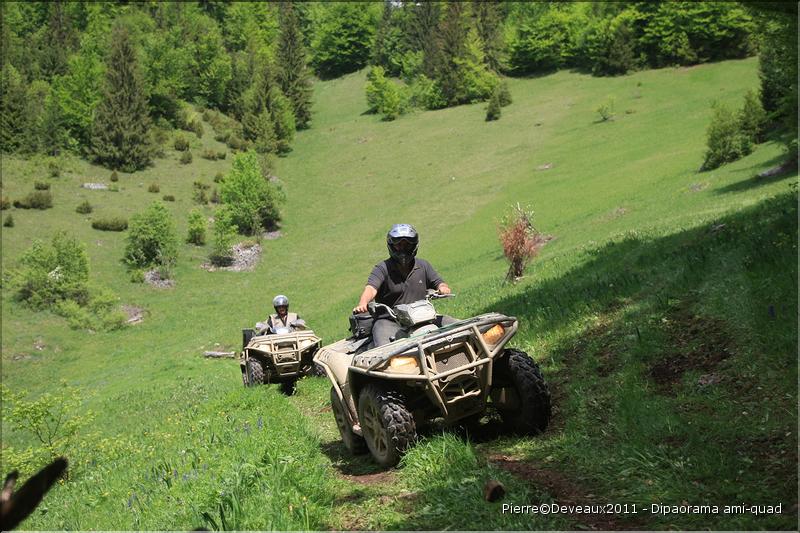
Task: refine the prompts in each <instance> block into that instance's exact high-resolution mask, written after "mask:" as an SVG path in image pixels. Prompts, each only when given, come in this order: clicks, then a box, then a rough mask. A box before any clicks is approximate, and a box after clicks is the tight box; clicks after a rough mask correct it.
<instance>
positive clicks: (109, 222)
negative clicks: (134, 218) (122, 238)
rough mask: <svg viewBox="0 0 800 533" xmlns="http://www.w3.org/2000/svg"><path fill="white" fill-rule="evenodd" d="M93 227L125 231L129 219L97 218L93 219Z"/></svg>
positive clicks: (103, 229)
mask: <svg viewBox="0 0 800 533" xmlns="http://www.w3.org/2000/svg"><path fill="white" fill-rule="evenodd" d="M92 228H94V229H99V230H100V231H125V230H126V229H128V221H127V220H126V219H124V218H122V217H107V218H97V219H95V220H92Z"/></svg>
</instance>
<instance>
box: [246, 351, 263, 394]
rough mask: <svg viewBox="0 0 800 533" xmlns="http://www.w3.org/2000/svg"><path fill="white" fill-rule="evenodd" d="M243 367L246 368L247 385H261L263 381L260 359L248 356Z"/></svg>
mask: <svg viewBox="0 0 800 533" xmlns="http://www.w3.org/2000/svg"><path fill="white" fill-rule="evenodd" d="M245 368H246V369H247V384H248V386H250V387H255V386H256V385H263V384H264V383H265V380H264V365H263V364H262V363H261V361H259V360H258V359H256V358H255V357H250V358H248V359H247V362H246V363H245Z"/></svg>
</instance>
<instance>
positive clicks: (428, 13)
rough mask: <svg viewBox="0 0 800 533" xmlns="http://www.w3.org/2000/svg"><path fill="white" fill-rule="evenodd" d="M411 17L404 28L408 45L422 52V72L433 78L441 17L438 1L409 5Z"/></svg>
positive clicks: (437, 54)
mask: <svg viewBox="0 0 800 533" xmlns="http://www.w3.org/2000/svg"><path fill="white" fill-rule="evenodd" d="M411 9H412V12H411V17H410V19H409V21H408V26H407V28H406V32H405V33H406V35H407V39H408V47H409V49H411V50H419V51H421V52H422V72H423V74H425V75H426V76H427V77H429V78H431V79H433V78H434V77H435V74H436V69H437V63H438V61H439V40H438V39H437V31H438V28H439V19H440V17H441V15H440V13H441V6H440V3H439V2H419V3H415V4H413V5H412V7H411Z"/></svg>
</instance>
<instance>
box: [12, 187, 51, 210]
mask: <svg viewBox="0 0 800 533" xmlns="http://www.w3.org/2000/svg"><path fill="white" fill-rule="evenodd" d="M14 207H18V208H20V209H49V208H51V207H53V196H52V195H51V194H50V191H33V192H32V193H29V194H28V195H27V196H26V197H25V198H23V199H22V200H14Z"/></svg>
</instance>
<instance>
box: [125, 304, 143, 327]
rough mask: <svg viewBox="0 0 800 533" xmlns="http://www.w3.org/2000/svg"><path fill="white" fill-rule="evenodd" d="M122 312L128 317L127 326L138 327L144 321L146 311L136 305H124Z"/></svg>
mask: <svg viewBox="0 0 800 533" xmlns="http://www.w3.org/2000/svg"><path fill="white" fill-rule="evenodd" d="M122 311H123V312H124V313H125V314H126V315H128V319H127V320H126V321H125V322H126V323H127V324H130V325H132V326H133V325H136V324H141V323H142V322H143V321H144V309H143V308H141V307H136V306H135V305H123V306H122Z"/></svg>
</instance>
